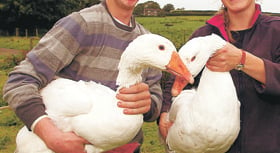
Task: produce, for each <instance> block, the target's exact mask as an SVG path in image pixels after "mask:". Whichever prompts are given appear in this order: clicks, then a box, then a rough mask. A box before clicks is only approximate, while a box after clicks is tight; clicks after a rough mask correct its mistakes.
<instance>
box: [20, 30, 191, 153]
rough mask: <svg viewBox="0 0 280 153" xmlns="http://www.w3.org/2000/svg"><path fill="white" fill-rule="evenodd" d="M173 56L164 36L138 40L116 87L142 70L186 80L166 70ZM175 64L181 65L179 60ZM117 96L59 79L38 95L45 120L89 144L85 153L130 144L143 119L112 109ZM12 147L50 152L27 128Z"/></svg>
mask: <svg viewBox="0 0 280 153" xmlns="http://www.w3.org/2000/svg"><path fill="white" fill-rule="evenodd" d="M151 40H152V41H151ZM159 46H161V47H159ZM138 52H140V53H138ZM142 54H143V56H144V57H143V56H142ZM174 54H176V49H175V46H174V45H173V44H172V43H171V42H170V41H169V40H167V39H166V38H164V37H161V36H159V35H155V34H145V35H141V36H139V37H137V38H136V39H135V40H134V41H132V42H131V43H130V44H129V45H128V47H127V48H126V50H125V51H124V53H123V55H122V57H121V59H120V63H119V75H118V78H117V81H116V82H117V85H119V88H122V87H129V86H131V85H134V84H136V83H138V82H140V81H142V78H141V73H142V71H143V69H144V68H147V67H153V68H157V69H160V70H167V69H170V70H171V71H174V72H176V73H178V74H181V75H186V74H187V73H188V72H187V69H186V67H184V68H183V67H181V68H178V69H177V68H176V66H175V67H173V66H172V67H169V66H168V65H169V62H170V61H173V62H174V60H172V58H173V56H175V55H174ZM176 55H177V57H179V55H178V54H176ZM158 57H159V58H160V59H161V60H159V59H157V58H158ZM143 58H144V59H145V60H143ZM175 62H177V63H179V64H182V65H184V64H183V62H182V61H179V62H178V61H175ZM175 65H176V64H175ZM167 71H168V70H167ZM116 92H117V91H114V90H112V89H110V88H108V87H106V86H104V85H101V84H99V83H96V82H94V81H89V82H86V81H72V80H69V79H64V78H59V79H56V80H54V81H52V82H51V83H49V84H48V85H47V86H46V87H45V88H43V89H42V90H41V91H40V94H41V96H42V99H43V102H44V104H45V106H46V112H47V114H48V116H49V117H50V118H51V119H52V121H53V122H54V124H55V125H56V126H57V127H58V128H59V129H61V130H62V131H64V132H69V131H73V132H75V133H76V134H77V135H79V136H81V137H83V138H85V139H86V140H88V141H89V142H90V143H91V144H93V145H86V146H85V150H86V151H87V153H100V152H104V151H107V150H111V149H113V148H116V147H119V146H122V145H124V144H127V143H129V142H130V141H131V140H132V139H133V138H134V137H135V136H136V134H137V133H138V132H139V130H140V128H141V126H142V123H143V115H142V114H139V115H125V114H124V113H123V108H119V107H118V106H117V101H118V100H117V99H116ZM16 143H17V151H16V152H17V153H53V151H51V150H50V149H48V148H47V147H46V145H45V144H44V142H43V141H42V140H41V139H40V138H39V137H38V136H37V135H36V134H34V133H32V132H30V131H28V130H27V128H26V127H23V128H22V129H21V130H20V131H19V133H18V135H17V138H16Z"/></svg>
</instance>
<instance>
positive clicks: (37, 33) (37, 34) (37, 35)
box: [35, 28, 39, 37]
mask: <svg viewBox="0 0 280 153" xmlns="http://www.w3.org/2000/svg"><path fill="white" fill-rule="evenodd" d="M35 31H36V37H39V32H38V28H36V29H35Z"/></svg>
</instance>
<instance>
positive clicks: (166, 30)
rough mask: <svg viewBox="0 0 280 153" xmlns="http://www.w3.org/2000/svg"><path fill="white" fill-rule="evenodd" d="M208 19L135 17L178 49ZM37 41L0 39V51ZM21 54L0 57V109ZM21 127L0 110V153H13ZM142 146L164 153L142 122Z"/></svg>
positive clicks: (149, 152)
mask: <svg viewBox="0 0 280 153" xmlns="http://www.w3.org/2000/svg"><path fill="white" fill-rule="evenodd" d="M209 18H210V16H174V17H137V18H136V20H137V21H138V22H139V23H140V24H142V25H144V27H146V28H147V29H148V30H150V31H151V32H152V33H157V34H160V35H162V36H164V37H167V38H168V39H170V40H171V41H172V42H173V43H174V44H175V46H176V47H177V48H178V49H179V48H180V47H181V46H182V45H183V44H184V43H185V42H186V41H187V39H188V38H189V36H190V35H191V33H192V32H193V31H194V30H195V29H197V28H198V27H200V26H202V25H204V24H205V21H206V20H207V19H209ZM37 42H38V38H33V37H28V38H26V37H0V48H9V49H18V50H30V48H32V47H33V46H34V45H36V43H37ZM23 58H24V57H23V55H6V54H5V55H1V54H0V97H1V98H0V107H1V106H6V105H7V103H6V102H4V101H3V99H2V88H3V84H4V82H5V81H6V80H7V75H8V73H9V71H10V70H11V68H12V67H14V66H15V65H16V64H18V63H19V61H20V60H22V59H23ZM22 126H23V124H22V122H21V121H20V120H19V119H18V118H17V117H16V116H15V114H14V113H13V111H11V110H9V109H4V110H0V153H13V152H14V149H15V136H16V134H17V131H18V130H19V129H20V128H21V127H22ZM143 130H144V135H145V137H144V144H143V146H142V153H164V149H163V146H162V145H161V143H160V141H159V139H158V135H157V133H158V131H157V126H156V123H155V122H151V123H145V124H144V125H143Z"/></svg>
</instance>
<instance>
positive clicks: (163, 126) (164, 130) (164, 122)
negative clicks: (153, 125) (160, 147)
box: [158, 112, 172, 141]
mask: <svg viewBox="0 0 280 153" xmlns="http://www.w3.org/2000/svg"><path fill="white" fill-rule="evenodd" d="M171 126H172V123H171V122H170V121H169V119H168V113H167V112H163V113H161V114H160V120H159V125H158V128H159V133H160V135H161V136H162V138H163V140H164V141H165V140H166V137H167V134H168V130H169V128H170V127H171Z"/></svg>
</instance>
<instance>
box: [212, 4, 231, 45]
mask: <svg viewBox="0 0 280 153" xmlns="http://www.w3.org/2000/svg"><path fill="white" fill-rule="evenodd" d="M216 14H221V15H223V18H224V24H225V30H226V32H227V35H228V38H229V41H230V42H232V43H234V42H235V40H234V38H233V36H232V34H231V32H230V30H229V23H230V20H229V17H228V12H227V8H226V7H225V6H222V7H221V8H220V10H219V11H218V12H217V13H216Z"/></svg>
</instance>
